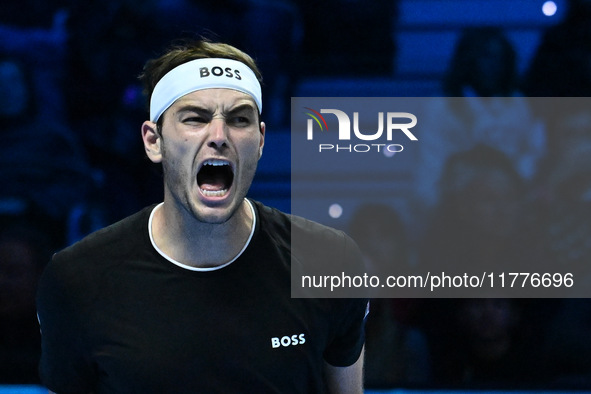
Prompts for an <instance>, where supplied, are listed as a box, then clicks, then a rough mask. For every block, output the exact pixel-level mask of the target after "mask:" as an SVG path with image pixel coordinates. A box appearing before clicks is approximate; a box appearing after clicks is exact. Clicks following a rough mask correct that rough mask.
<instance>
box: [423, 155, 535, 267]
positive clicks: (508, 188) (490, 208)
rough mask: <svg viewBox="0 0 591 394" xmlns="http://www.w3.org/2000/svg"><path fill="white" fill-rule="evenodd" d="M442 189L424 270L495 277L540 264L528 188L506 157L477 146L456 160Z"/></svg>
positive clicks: (450, 164) (451, 162) (448, 168)
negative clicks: (507, 269) (505, 270)
mask: <svg viewBox="0 0 591 394" xmlns="http://www.w3.org/2000/svg"><path fill="white" fill-rule="evenodd" d="M440 188H441V200H440V201H439V204H438V205H437V206H436V208H435V210H434V212H433V217H432V219H431V225H430V226H429V227H430V228H429V230H428V231H427V234H426V239H425V241H424V244H425V245H429V248H426V249H425V250H424V252H423V254H422V258H421V264H423V265H424V267H425V269H434V270H438V271H441V270H444V271H446V272H447V271H452V270H453V269H457V270H458V271H459V272H465V271H469V269H474V270H476V271H478V272H483V271H488V272H492V271H494V270H495V269H496V270H502V269H503V268H504V267H510V268H511V269H512V270H518V269H519V268H520V267H521V268H530V269H531V267H532V265H531V264H533V263H534V262H536V264H537V261H538V258H539V255H540V253H541V251H540V250H539V243H538V242H537V241H538V239H537V237H538V236H537V235H536V232H535V231H532V224H531V223H532V220H533V219H532V217H531V213H530V212H529V210H528V209H527V205H526V204H525V202H526V198H527V197H528V194H527V189H526V187H525V185H524V183H523V180H522V178H521V177H520V176H519V174H518V173H517V172H516V171H515V169H514V167H513V165H512V163H511V160H510V159H509V158H508V157H507V156H506V155H505V154H503V153H502V152H500V151H498V150H496V149H494V148H491V147H488V146H485V145H477V146H476V147H474V148H472V149H470V150H468V151H465V152H460V153H457V154H454V155H452V156H451V157H450V158H449V160H448V161H447V163H446V165H445V168H444V172H443V176H442V178H441V181H440ZM534 266H535V264H534ZM524 272H526V271H524Z"/></svg>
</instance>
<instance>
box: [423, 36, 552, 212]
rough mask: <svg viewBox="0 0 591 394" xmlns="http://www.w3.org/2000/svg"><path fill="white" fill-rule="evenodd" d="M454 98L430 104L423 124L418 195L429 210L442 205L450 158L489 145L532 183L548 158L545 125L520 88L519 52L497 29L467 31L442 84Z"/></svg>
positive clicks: (433, 101) (448, 94)
mask: <svg viewBox="0 0 591 394" xmlns="http://www.w3.org/2000/svg"><path fill="white" fill-rule="evenodd" d="M444 88H445V93H446V95H447V96H450V97H465V98H462V99H460V98H446V99H434V100H431V101H430V106H431V108H430V109H429V114H430V118H425V119H423V121H422V123H421V130H424V132H423V133H422V134H421V143H420V146H419V148H420V151H419V156H420V157H419V160H418V168H417V173H416V189H417V193H418V197H419V199H420V200H421V201H422V202H423V203H424V204H425V205H426V206H428V207H432V206H433V205H435V203H436V202H437V200H438V196H437V182H438V180H439V178H440V175H441V169H442V168H443V165H444V164H445V162H446V160H447V158H448V157H449V156H451V155H452V154H454V153H457V152H460V151H465V150H468V149H470V148H472V147H474V146H475V145H477V144H485V145H488V146H490V147H493V148H496V149H498V150H500V151H502V152H504V153H505V154H506V155H507V156H508V157H509V158H510V159H511V161H512V162H513V165H514V166H515V168H516V169H517V171H518V172H519V174H520V175H521V176H522V177H524V178H526V179H530V178H531V177H532V176H533V175H534V174H535V172H536V168H537V163H538V161H539V159H540V158H541V157H542V156H543V155H544V153H545V147H546V139H545V134H544V129H543V127H542V124H541V122H539V121H538V120H537V119H535V118H534V117H533V115H532V112H531V109H530V107H529V104H528V102H527V100H526V99H524V98H523V97H519V96H520V92H519V91H518V85H517V71H516V62H515V52H514V50H513V47H512V45H511V43H510V42H509V41H508V40H507V38H506V37H505V35H504V34H503V32H502V31H501V30H499V29H496V28H488V27H487V28H469V29H467V30H465V31H464V32H463V34H462V36H461V37H460V39H459V41H458V44H457V46H456V49H455V53H454V56H453V59H452V62H451V64H450V68H449V70H448V73H447V76H446V78H445V82H444Z"/></svg>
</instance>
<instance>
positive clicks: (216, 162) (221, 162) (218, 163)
mask: <svg viewBox="0 0 591 394" xmlns="http://www.w3.org/2000/svg"><path fill="white" fill-rule="evenodd" d="M203 165H204V166H205V165H210V166H227V165H229V163H228V162H227V161H225V160H219V159H209V160H205V162H203Z"/></svg>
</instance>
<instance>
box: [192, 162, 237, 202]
mask: <svg viewBox="0 0 591 394" xmlns="http://www.w3.org/2000/svg"><path fill="white" fill-rule="evenodd" d="M233 181H234V171H233V170H232V166H231V165H230V163H229V162H227V161H225V160H219V159H209V160H206V161H205V162H203V164H202V165H201V168H200V169H199V172H198V173H197V184H198V185H199V189H200V190H201V193H202V194H203V195H204V196H206V197H222V196H224V195H225V194H226V193H227V192H228V189H230V186H232V182H233Z"/></svg>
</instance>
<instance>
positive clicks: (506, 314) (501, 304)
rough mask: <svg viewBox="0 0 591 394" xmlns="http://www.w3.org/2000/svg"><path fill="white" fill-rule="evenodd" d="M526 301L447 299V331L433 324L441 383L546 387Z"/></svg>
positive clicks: (505, 386)
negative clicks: (527, 319)
mask: <svg viewBox="0 0 591 394" xmlns="http://www.w3.org/2000/svg"><path fill="white" fill-rule="evenodd" d="M524 306H525V303H524V302H522V301H519V300H511V299H493V298H478V299H459V300H449V301H448V302H447V307H448V309H446V312H447V313H449V315H448V317H449V319H450V320H449V321H448V322H447V323H446V322H441V321H440V322H439V324H442V325H444V326H445V325H446V324H447V325H448V327H447V329H445V330H444V329H442V328H434V330H433V331H434V332H435V333H437V337H436V338H434V340H436V341H438V344H439V347H438V352H437V353H436V358H435V360H434V372H435V374H436V379H437V383H438V384H440V385H441V384H443V385H445V386H448V387H450V386H452V387H458V388H460V387H461V388H470V389H484V388H486V389H517V388H530V389H531V388H537V387H543V384H544V383H543V382H544V381H545V380H546V377H545V375H544V370H543V369H541V368H540V364H541V363H540V361H541V359H542V358H541V357H540V356H541V352H539V350H538V349H539V342H538V341H537V339H538V337H537V336H536V335H534V334H535V330H534V327H532V326H531V325H530V324H528V322H527V321H526V320H525V319H524V311H523V308H524Z"/></svg>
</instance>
